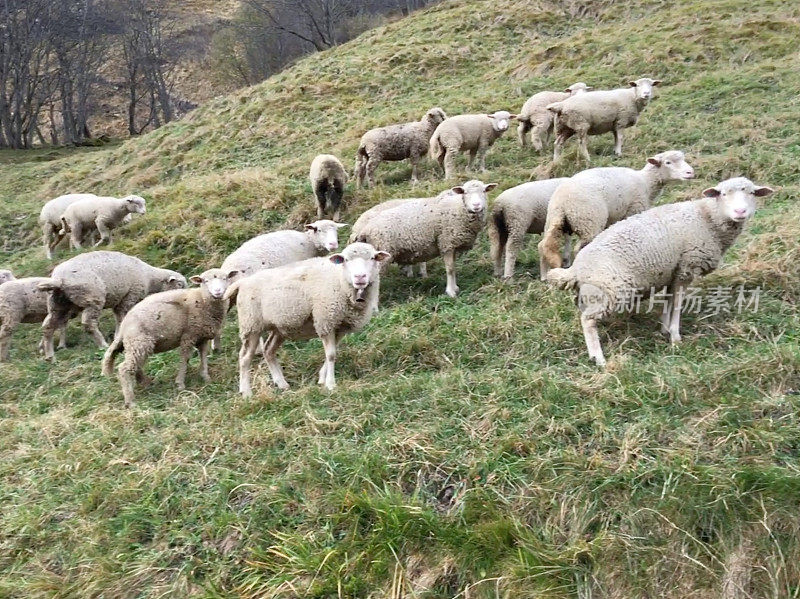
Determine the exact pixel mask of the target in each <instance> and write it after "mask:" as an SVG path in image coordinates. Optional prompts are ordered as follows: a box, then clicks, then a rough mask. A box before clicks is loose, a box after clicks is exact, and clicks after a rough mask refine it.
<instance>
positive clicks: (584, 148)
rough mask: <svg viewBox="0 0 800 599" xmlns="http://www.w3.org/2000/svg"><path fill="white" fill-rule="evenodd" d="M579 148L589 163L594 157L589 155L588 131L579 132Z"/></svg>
mask: <svg viewBox="0 0 800 599" xmlns="http://www.w3.org/2000/svg"><path fill="white" fill-rule="evenodd" d="M578 149H579V150H580V153H581V156H583V158H584V160H586V162H587V163H589V162H591V161H592V159H591V158H590V157H589V134H588V132H585V133H579V134H578Z"/></svg>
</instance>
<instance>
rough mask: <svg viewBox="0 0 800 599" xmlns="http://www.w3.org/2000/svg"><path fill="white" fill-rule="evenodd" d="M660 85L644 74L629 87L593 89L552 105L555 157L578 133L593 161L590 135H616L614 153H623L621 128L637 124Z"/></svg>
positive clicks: (579, 139)
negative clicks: (589, 142) (589, 140)
mask: <svg viewBox="0 0 800 599" xmlns="http://www.w3.org/2000/svg"><path fill="white" fill-rule="evenodd" d="M660 84H661V81H660V80H658V79H650V78H648V77H642V78H641V79H637V80H636V81H631V82H630V87H629V88H620V89H612V90H602V91H591V92H586V93H583V94H577V95H575V96H572V97H570V98H567V99H566V100H563V101H561V102H555V103H553V104H549V105H548V106H547V110H549V111H551V112H553V113H554V114H556V115H557V119H556V125H555V131H556V141H555V146H554V149H553V160H557V159H558V157H559V155H560V154H561V149H562V148H563V146H564V143H565V142H566V141H567V140H568V139H569V138H570V137H572V136H573V135H577V136H578V144H579V147H580V152H581V154H582V155H583V157H584V158H585V159H586V162H590V158H589V149H588V147H587V143H588V136H589V135H602V134H603V133H609V132H612V133H613V134H614V154H616V155H617V156H622V130H623V129H625V128H626V127H633V126H634V125H635V124H636V121H637V120H638V119H639V113H641V112H642V110H644V108H645V106H647V104H648V103H649V102H650V98H651V97H652V96H653V88H654V87H655V86H657V85H660Z"/></svg>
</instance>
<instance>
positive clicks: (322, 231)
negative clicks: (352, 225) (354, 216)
mask: <svg viewBox="0 0 800 599" xmlns="http://www.w3.org/2000/svg"><path fill="white" fill-rule="evenodd" d="M348 226H349V225H348V224H347V223H336V222H333V221H332V220H318V221H314V222H313V223H309V224H307V225H306V235H308V236H309V237H310V238H311V241H313V242H314V245H315V246H316V248H317V249H318V250H320V251H326V252H332V251H334V250H336V249H338V248H339V233H338V231H339V229H341V228H342V227H348Z"/></svg>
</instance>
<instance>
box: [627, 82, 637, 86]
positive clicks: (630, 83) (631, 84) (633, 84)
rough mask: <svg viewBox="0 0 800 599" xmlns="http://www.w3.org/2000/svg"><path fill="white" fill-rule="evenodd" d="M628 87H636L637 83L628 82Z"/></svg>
mask: <svg viewBox="0 0 800 599" xmlns="http://www.w3.org/2000/svg"><path fill="white" fill-rule="evenodd" d="M628 85H630V86H631V87H636V82H635V81H628Z"/></svg>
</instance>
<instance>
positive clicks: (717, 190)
mask: <svg viewBox="0 0 800 599" xmlns="http://www.w3.org/2000/svg"><path fill="white" fill-rule="evenodd" d="M773 191H774V190H773V189H772V188H770V187H759V186H758V185H756V184H755V183H753V182H752V181H751V180H750V179H748V178H746V177H734V178H733V179H728V180H726V181H723V182H722V183H719V184H717V186H716V187H710V188H708V189H706V190H705V191H704V192H703V195H704V196H706V197H709V198H716V199H717V209H718V210H719V211H720V212H721V213H722V215H723V216H724V217H725V218H726V219H728V220H732V221H733V222H736V223H743V222H744V221H746V220H747V219H748V218H750V217H751V216H753V214H755V212H756V198H761V197H765V196H768V195H769V194H771V193H772V192H773Z"/></svg>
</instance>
